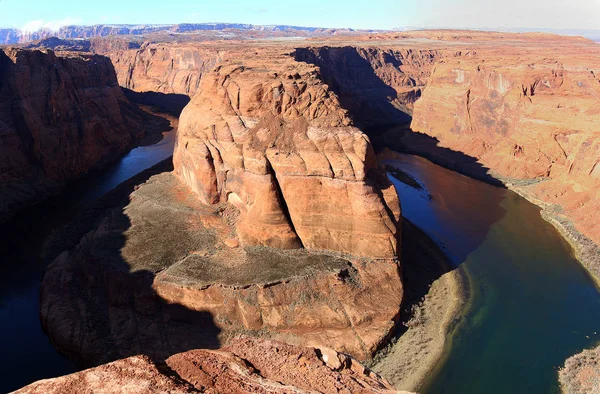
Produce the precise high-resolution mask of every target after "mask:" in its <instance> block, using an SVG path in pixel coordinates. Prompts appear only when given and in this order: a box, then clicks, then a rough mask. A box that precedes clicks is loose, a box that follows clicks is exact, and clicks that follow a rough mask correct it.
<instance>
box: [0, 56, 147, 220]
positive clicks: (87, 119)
mask: <svg viewBox="0 0 600 394" xmlns="http://www.w3.org/2000/svg"><path fill="white" fill-rule="evenodd" d="M143 116H144V115H143V112H142V111H140V110H139V109H138V108H137V107H135V106H133V105H131V104H130V103H129V101H128V100H127V99H126V98H125V97H124V96H123V93H122V91H121V88H120V87H119V85H118V84H117V79H116V76H115V72H114V69H113V67H112V65H111V62H110V60H109V59H108V58H106V57H103V56H99V55H75V54H68V53H62V54H60V55H57V54H55V53H53V52H52V51H47V52H42V51H28V50H20V49H5V50H0V141H1V142H2V143H1V144H0V222H2V221H4V220H7V219H8V218H9V217H10V216H12V215H13V214H14V213H15V212H16V211H17V210H18V209H20V208H23V207H25V206H27V205H30V204H33V203H35V202H38V201H39V200H41V199H42V198H44V197H46V196H48V195H50V194H53V193H56V192H57V191H58V190H60V188H61V187H62V186H63V185H64V184H65V182H67V181H69V180H72V179H74V178H76V177H78V176H80V175H82V174H83V173H85V172H86V171H88V170H90V169H91V168H94V167H97V166H99V165H102V164H103V163H105V162H107V161H109V160H111V159H115V158H116V157H118V155H120V154H122V153H124V152H125V151H126V150H127V148H130V147H131V146H132V144H133V143H134V142H135V141H136V140H137V139H139V138H140V137H143V136H144V133H145V125H144V124H143V122H142V121H143Z"/></svg>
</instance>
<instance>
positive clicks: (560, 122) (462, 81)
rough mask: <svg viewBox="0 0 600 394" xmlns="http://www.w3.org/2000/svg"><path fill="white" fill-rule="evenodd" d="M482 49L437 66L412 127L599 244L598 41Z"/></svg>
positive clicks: (540, 42) (528, 43) (566, 40)
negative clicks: (560, 214) (556, 209)
mask: <svg viewBox="0 0 600 394" xmlns="http://www.w3.org/2000/svg"><path fill="white" fill-rule="evenodd" d="M480 45H481V47H479V48H477V51H476V55H475V56H472V57H470V58H457V59H448V60H446V61H444V62H442V63H439V64H436V66H435V70H434V72H433V74H432V76H431V79H430V80H429V82H428V84H427V88H426V89H425V91H424V93H423V96H422V98H421V99H420V100H419V101H417V102H416V104H415V110H414V118H413V122H412V125H411V127H412V129H413V130H415V131H419V132H422V133H426V134H428V135H430V136H433V137H435V138H438V139H439V140H440V145H442V146H444V147H449V148H451V149H453V150H456V151H460V152H464V153H466V154H467V155H470V156H473V157H475V158H477V159H478V160H479V161H480V162H481V163H482V164H483V165H484V166H485V167H487V168H489V169H491V171H492V172H493V174H496V175H499V176H500V177H502V178H503V179H505V180H507V181H508V182H509V183H515V184H516V185H517V186H518V187H519V188H520V189H521V190H522V191H524V192H525V193H526V194H527V195H528V196H529V197H530V198H531V199H532V200H533V201H534V202H536V203H538V204H541V205H545V204H557V205H558V206H560V207H562V209H563V211H564V213H566V214H567V216H568V218H569V219H571V220H572V221H573V222H574V223H575V225H576V227H577V229H578V230H579V231H581V232H582V233H584V234H585V235H586V236H588V237H589V238H591V239H592V240H594V241H595V242H600V225H599V224H598V221H597V220H595V218H594V217H593V215H590V212H595V211H596V210H597V207H598V206H599V204H600V202H599V201H600V195H599V194H598V189H599V188H598V186H600V183H599V182H600V181H599V179H600V178H599V174H600V170H599V168H600V166H598V164H597V163H598V160H599V157H600V142H599V141H600V140H599V139H598V136H599V135H600V134H599V133H600V130H599V129H598V124H600V106H599V101H598V97H599V95H600V80H599V79H598V77H597V75H598V73H600V49H599V48H598V46H597V44H594V43H592V42H588V41H585V40H582V39H576V38H573V39H571V38H566V37H552V36H550V37H546V38H538V39H532V40H529V41H528V40H524V41H521V42H507V43H502V42H500V43H498V45H496V46H495V47H487V46H484V45H483V44H480ZM524 59H527V60H526V61H525V60H524ZM521 180H537V181H543V182H539V183H537V184H535V185H529V186H523V187H520V186H519V185H520V182H518V181H521ZM521 183H522V182H521Z"/></svg>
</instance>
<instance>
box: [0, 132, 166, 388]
mask: <svg viewBox="0 0 600 394" xmlns="http://www.w3.org/2000/svg"><path fill="white" fill-rule="evenodd" d="M174 144H175V130H172V131H169V132H165V133H163V138H162V140H161V141H159V142H158V143H156V144H154V145H149V146H140V147H138V148H135V149H133V150H131V151H130V152H129V153H128V154H127V155H125V156H123V157H122V158H121V159H120V160H119V161H117V162H115V163H114V164H112V165H110V166H108V167H106V168H104V169H103V170H100V171H95V172H93V173H91V174H90V175H89V176H87V177H86V178H84V179H81V180H79V181H76V182H74V183H71V184H70V185H68V186H67V188H65V190H64V191H63V192H62V193H61V194H60V195H57V196H54V197H52V198H50V199H48V200H47V201H45V202H44V203H42V204H40V205H39V206H36V207H34V208H32V209H29V210H27V211H26V212H23V213H22V214H20V215H19V216H18V217H17V218H15V219H14V220H12V221H11V222H9V223H7V224H6V225H5V226H4V229H3V231H2V237H1V238H2V239H1V241H0V261H1V262H2V270H3V271H2V275H1V276H0V322H1V324H0V349H1V350H2V351H1V352H0V371H2V372H1V374H0V376H2V379H0V393H5V392H8V391H12V390H15V389H18V388H20V387H22V386H25V385H27V384H29V383H32V382H34V381H36V380H39V379H44V378H50V377H56V376H60V375H65V374H68V373H71V372H75V371H76V370H77V369H76V367H75V365H74V364H73V363H72V362H71V361H69V360H68V359H67V358H65V357H63V356H62V355H61V354H59V353H58V351H57V350H56V349H55V348H54V347H53V346H52V344H51V343H50V341H49V339H48V337H47V336H46V334H45V333H44V332H43V330H42V327H41V324H40V320H39V293H40V283H41V279H42V274H43V270H44V268H45V267H44V264H43V263H42V260H41V258H40V257H39V254H40V252H41V250H42V245H43V242H44V239H46V237H47V236H48V235H49V234H50V233H51V232H52V231H53V230H55V229H57V228H59V227H60V226H62V225H64V224H66V223H68V222H70V221H72V220H73V219H74V215H75V212H76V210H77V208H79V207H81V206H83V205H85V204H87V203H90V202H92V201H94V200H95V199H97V198H99V197H101V196H102V195H104V194H105V193H106V192H108V191H110V190H111V189H113V188H114V187H116V186H118V185H119V184H121V183H122V182H124V181H126V180H127V179H129V178H131V177H132V176H134V175H136V174H138V173H140V172H142V171H143V170H145V169H147V168H150V167H152V166H153V165H155V164H157V163H159V162H160V161H162V160H164V159H166V158H168V157H169V156H171V155H172V154H173V147H174Z"/></svg>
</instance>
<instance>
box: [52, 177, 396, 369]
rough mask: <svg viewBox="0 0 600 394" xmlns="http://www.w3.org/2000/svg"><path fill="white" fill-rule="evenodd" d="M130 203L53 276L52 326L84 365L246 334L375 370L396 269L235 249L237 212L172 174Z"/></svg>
mask: <svg viewBox="0 0 600 394" xmlns="http://www.w3.org/2000/svg"><path fill="white" fill-rule="evenodd" d="M130 199H131V202H129V203H124V205H123V206H122V207H118V208H116V209H115V210H113V211H112V212H111V213H110V214H109V215H108V216H106V217H105V219H104V220H103V221H102V223H101V225H100V226H99V228H98V229H96V230H94V231H92V232H90V233H89V234H87V235H86V236H85V237H83V238H82V239H81V241H80V243H79V245H78V246H77V247H76V248H75V249H73V250H70V251H68V252H64V253H63V254H62V255H60V256H59V257H58V258H57V259H56V260H55V261H54V262H53V263H52V264H50V266H49V267H48V269H47V271H46V273H45V276H44V280H43V283H42V289H41V318H42V323H43V325H44V327H45V329H46V330H47V332H48V334H49V336H50V338H51V339H52V341H53V342H54V344H55V345H56V346H57V347H58V348H59V349H60V350H61V351H63V352H64V353H66V354H67V355H69V356H70V357H71V358H73V359H75V360H77V361H78V362H79V363H80V364H83V365H97V364H100V363H104V362H108V361H113V360H116V359H120V358H123V357H128V356H131V355H135V354H140V353H144V354H148V355H150V356H151V357H152V358H153V359H158V360H164V359H166V358H167V357H169V356H170V355H172V354H175V353H179V352H182V351H186V350H189V349H196V348H215V347H218V346H220V345H221V344H222V343H225V342H227V340H228V338H230V337H231V336H234V335H236V334H237V333H240V332H245V333H249V334H253V335H259V336H267V337H274V338H279V339H282V340H285V341H287V342H291V343H298V344H304V345H319V346H328V347H331V348H334V349H336V350H338V351H343V352H346V353H349V354H352V355H354V356H356V357H358V358H368V357H369V356H370V355H372V354H373V352H374V351H375V350H376V349H377V348H378V347H380V346H381V345H382V344H383V343H384V341H385V340H386V338H387V337H388V335H389V333H390V332H391V331H392V329H393V327H394V325H395V321H396V319H397V315H398V312H399V309H400V303H401V300H402V283H401V281H400V275H399V267H398V263H397V262H396V261H395V260H393V259H385V260H375V261H374V260H371V259H368V258H360V257H353V256H350V255H343V254H339V253H332V252H326V251H322V252H318V251H309V250H302V249H300V250H291V251H286V250H281V249H275V248H270V247H264V246H247V247H241V246H237V244H238V243H239V242H238V241H237V237H236V232H235V229H236V226H235V223H236V216H237V212H236V211H235V209H233V208H232V207H231V206H228V205H225V204H222V205H205V204H202V203H201V202H199V201H198V199H197V198H196V195H195V194H194V193H192V192H191V191H190V190H189V189H188V188H187V187H186V186H184V185H182V184H180V183H179V182H178V181H177V179H176V178H175V177H174V176H173V175H172V174H171V173H163V174H160V175H157V176H154V177H152V178H151V179H150V180H149V181H148V182H147V183H146V184H143V185H142V186H141V187H139V188H138V190H136V191H135V192H134V193H133V194H132V195H131V197H130Z"/></svg>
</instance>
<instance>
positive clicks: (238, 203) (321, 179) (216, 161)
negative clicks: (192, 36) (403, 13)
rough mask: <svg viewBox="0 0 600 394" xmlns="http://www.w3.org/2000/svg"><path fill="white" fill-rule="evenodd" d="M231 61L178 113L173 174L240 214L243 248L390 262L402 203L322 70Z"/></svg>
mask: <svg viewBox="0 0 600 394" xmlns="http://www.w3.org/2000/svg"><path fill="white" fill-rule="evenodd" d="M272 61H273V63H271V64H272V66H271V67H269V68H261V67H260V66H261V65H263V64H264V60H262V59H261V58H260V57H259V58H258V59H257V61H256V63H254V62H252V61H250V60H246V61H245V62H244V63H243V64H241V65H240V64H239V62H236V61H233V60H231V61H228V62H225V63H224V64H222V65H219V66H217V67H216V68H215V69H214V70H213V71H211V72H208V73H205V74H204V75H203V77H202V79H201V82H200V85H199V88H198V93H197V94H196V95H195V96H194V98H193V99H192V101H191V103H190V104H189V105H188V106H187V107H186V108H185V110H184V111H183V113H182V115H181V123H180V128H179V134H178V139H177V145H176V148H175V156H174V165H175V173H176V175H177V176H178V177H179V178H180V179H181V180H182V181H183V182H184V183H185V184H187V185H188V186H189V187H190V188H191V189H192V190H193V191H194V192H196V193H197V194H198V196H199V198H200V199H201V200H202V201H203V202H205V203H209V204H215V203H218V202H220V201H222V202H225V201H227V202H229V203H231V204H233V205H234V206H235V207H236V208H237V209H238V210H239V211H240V218H239V220H238V222H237V225H236V229H237V232H238V235H239V237H240V240H241V241H242V243H243V244H244V245H267V246H272V247H278V248H295V247H299V246H304V247H305V248H309V249H328V250H334V251H339V252H345V253H350V254H354V255H361V256H368V257H376V258H393V257H394V256H395V255H396V251H397V242H398V241H397V240H398V222H399V220H400V216H399V204H398V198H397V195H396V192H395V190H394V189H393V186H392V185H391V183H390V182H389V181H387V178H386V177H385V175H383V173H382V172H381V171H380V170H379V169H378V168H377V164H376V159H375V156H374V153H373V150H372V147H371V144H370V142H369V140H368V138H367V137H366V135H365V134H363V133H362V132H361V131H360V130H358V129H357V128H355V127H353V126H352V121H351V119H350V118H349V117H348V114H347V112H346V111H345V110H344V109H343V108H342V107H341V106H340V104H339V101H338V98H337V96H336V95H335V94H333V93H332V92H331V90H329V89H328V86H327V85H325V84H324V83H323V81H322V80H321V78H320V76H319V73H318V69H317V68H316V67H314V66H311V65H307V64H304V63H295V62H293V61H292V59H285V58H283V57H282V58H280V59H277V58H274V57H273V58H272Z"/></svg>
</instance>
